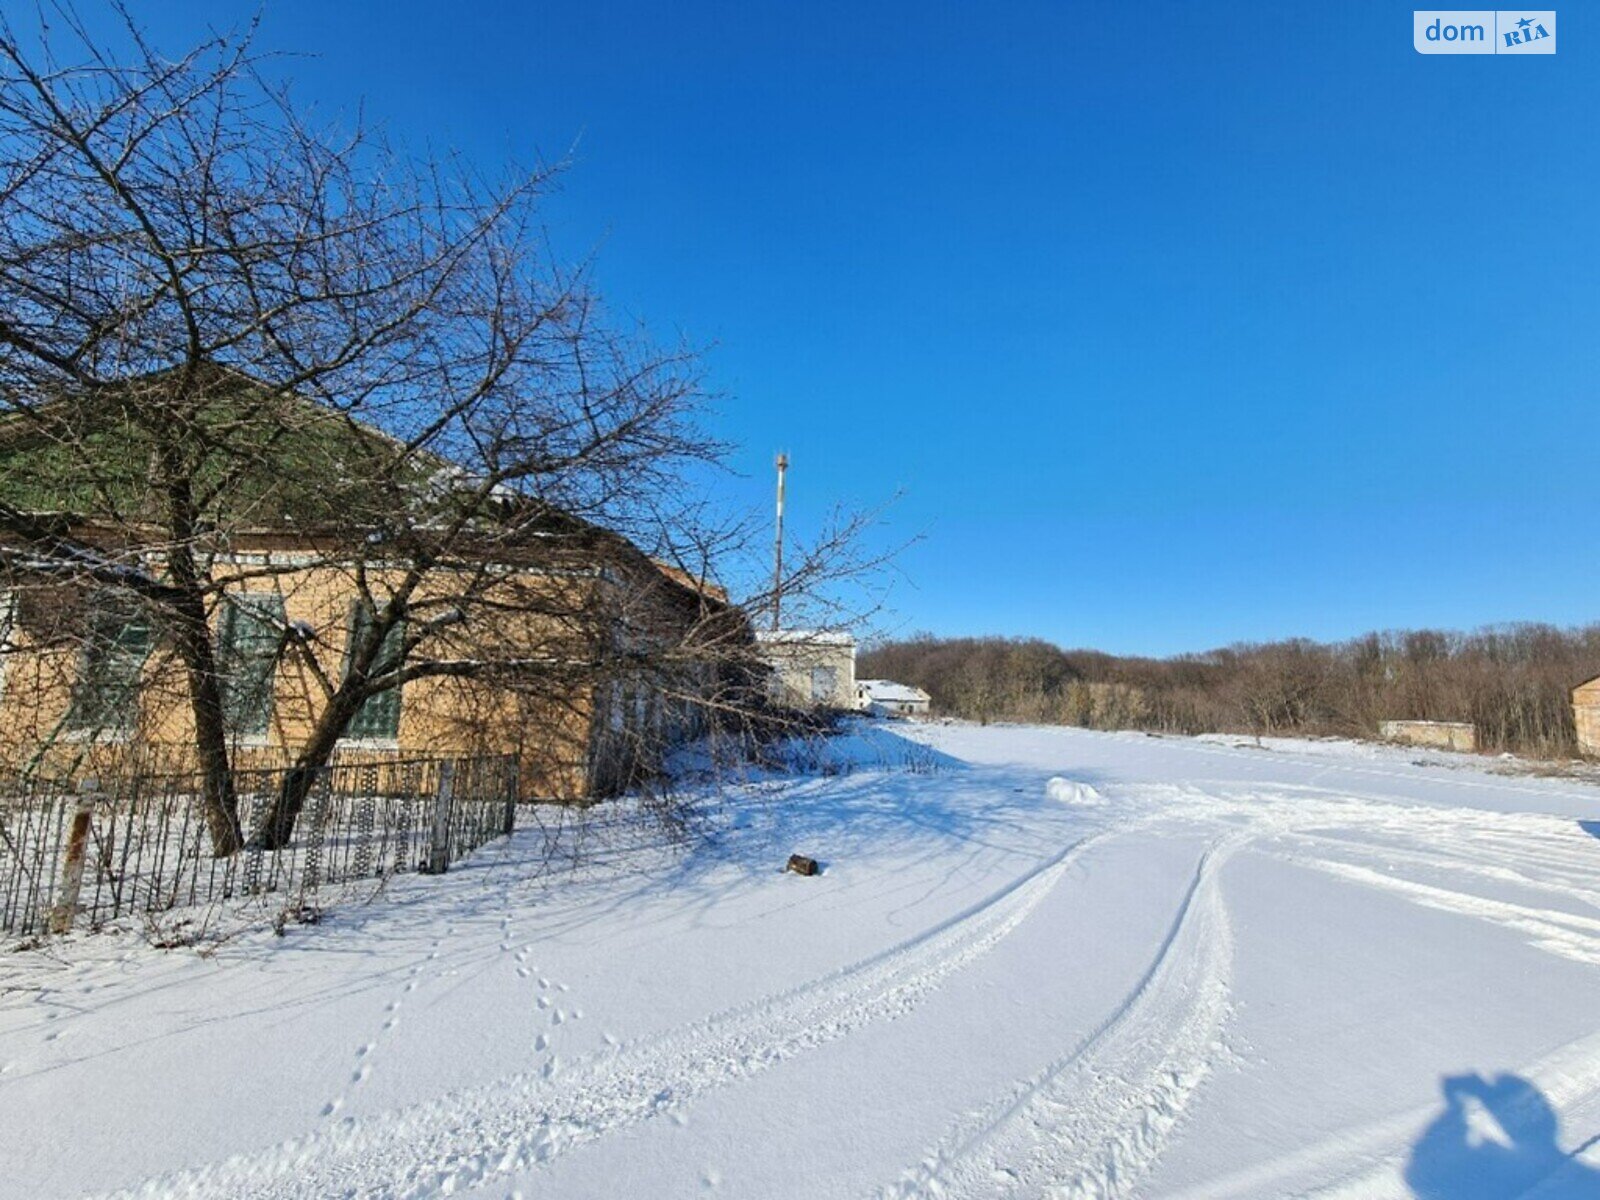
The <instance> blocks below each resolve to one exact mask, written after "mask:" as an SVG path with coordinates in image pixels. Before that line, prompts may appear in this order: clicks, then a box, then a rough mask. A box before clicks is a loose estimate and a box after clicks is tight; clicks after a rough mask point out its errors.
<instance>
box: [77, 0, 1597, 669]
mask: <svg viewBox="0 0 1600 1200" xmlns="http://www.w3.org/2000/svg"><path fill="white" fill-rule="evenodd" d="M83 7H84V8H85V9H86V10H88V9H90V8H91V6H90V5H89V4H88V3H87V2H85V3H84V5H83ZM148 8H149V10H150V11H149V13H148V15H147V17H145V18H144V19H146V20H147V21H148V25H147V28H148V30H149V32H150V33H151V34H152V35H153V36H154V38H155V40H156V41H157V43H158V44H160V45H163V46H166V47H172V48H174V49H176V48H178V47H181V46H184V45H186V44H187V43H188V42H189V41H191V40H193V38H194V37H195V36H197V35H198V33H199V32H200V31H202V30H203V29H204V28H205V27H206V25H207V24H208V23H220V24H224V25H226V24H228V23H229V22H233V21H237V20H240V19H243V18H244V17H247V16H248V15H249V14H250V13H251V12H253V11H254V10H255V6H254V4H240V5H237V6H234V5H231V4H228V3H221V2H217V0H213V2H209V3H205V4H179V3H172V4H161V5H150V6H148ZM263 11H264V20H263V28H262V35H261V40H262V43H263V44H264V45H265V46H267V47H269V48H281V49H287V50H298V51H304V52H307V53H308V54H309V55H311V56H312V57H308V58H304V59H297V60H294V61H290V62H286V63H283V64H281V67H282V70H283V71H284V73H286V74H287V75H289V76H290V77H292V78H293V80H294V81H295V85H296V90H297V92H298V93H299V95H300V96H301V97H302V99H304V100H307V101H312V102H315V103H316V104H317V105H318V106H319V107H322V108H327V109H333V110H352V109H353V108H354V106H355V105H356V104H357V103H359V102H364V103H365V105H366V111H367V112H368V114H369V115H371V116H373V117H376V118H378V119H379V120H381V122H382V123H383V124H384V125H385V126H386V127H387V129H388V130H389V132H390V133H391V135H393V136H394V137H395V138H397V139H398V140H401V141H404V142H406V143H409V144H413V145H416V146H418V147H428V146H431V147H433V148H435V149H444V148H456V149H459V150H461V151H463V152H464V153H466V154H467V155H468V156H470V157H472V158H474V159H476V160H479V161H481V162H483V163H485V164H486V165H489V166H494V165H497V164H500V163H502V162H504V161H505V160H506V159H508V158H511V159H520V160H523V161H527V160H529V159H531V158H532V157H533V156H534V155H536V154H538V155H542V156H544V157H546V158H553V157H559V156H561V155H562V154H563V153H565V152H566V151H567V149H568V148H569V147H572V146H574V145H575V146H576V149H575V153H574V162H573V166H572V169H571V171H570V173H569V174H568V175H567V176H566V179H565V182H564V185H563V187H562V189H561V191H560V193H559V194H558V195H556V196H554V197H553V198H552V200H551V203H550V206H549V210H548V213H549V219H550V222H551V226H552V230H553V232H554V235H555V237H556V239H557V243H558V245H560V246H561V247H562V248H563V250H564V252H566V253H570V254H572V255H573V256H574V257H576V256H579V255H581V254H584V253H586V252H588V251H589V250H592V249H598V252H599V256H600V258H599V266H598V279H599V282H600V284H601V286H602V288H603V290H604V291H605V293H606V295H607V296H608V297H609V298H610V300H611V301H612V303H613V305H614V306H616V307H618V308H620V309H622V310H624V311H626V312H627V313H629V314H632V315H635V316H637V317H640V318H642V319H644V320H645V321H646V322H647V323H648V324H649V325H650V326H651V327H653V328H654V329H655V330H656V331H657V332H658V333H660V334H662V335H664V336H667V337H672V336H675V335H676V333H677V332H678V331H681V332H682V333H684V334H685V335H686V336H687V337H688V338H690V339H691V340H693V341H695V342H697V343H705V344H710V345H711V350H710V352H709V355H708V359H707V367H708V377H709V381H710V383H711V384H712V386H714V387H715V388H716V389H718V390H719V391H720V392H722V393H723V394H724V395H725V396H726V399H725V400H724V401H722V403H721V405H720V408H719V411H718V414H717V416H716V430H717V432H718V433H720V434H721V435H723V436H725V437H728V438H730V439H732V440H733V441H735V442H737V443H739V444H740V445H741V446H742V449H741V451H740V452H739V454H738V456H737V465H738V467H739V468H740V470H741V471H743V472H744V473H745V477H744V478H743V479H734V480H729V481H725V484H724V486H726V487H727V488H729V489H731V490H732V491H734V492H735V493H736V494H739V495H741V496H742V497H744V498H746V499H748V501H749V502H750V503H752V504H756V503H764V502H765V497H766V495H767V492H768V489H769V487H770V478H769V477H770V461H771V455H772V452H773V451H774V450H775V449H777V448H780V447H782V448H786V449H787V450H788V451H789V452H790V454H791V456H792V459H793V469H792V473H791V492H790V495H791V505H792V511H793V512H794V514H795V518H796V520H797V522H798V523H800V524H801V525H802V526H803V525H804V524H805V523H806V522H807V521H808V520H809V519H810V518H811V517H812V516H814V515H815V514H816V513H818V512H820V511H821V510H822V509H823V508H824V507H826V506H828V505H831V504H833V503H835V502H844V503H859V504H871V503H875V502H877V501H880V500H883V499H886V498H888V497H889V496H891V495H893V494H895V493H896V492H903V496H902V499H901V500H900V501H899V503H898V504H897V505H895V506H894V508H893V509H892V511H891V514H890V518H889V519H890V521H891V528H890V529H889V530H888V531H886V533H885V537H895V536H902V535H909V534H912V533H921V534H923V535H924V539H923V541H921V542H920V543H919V544H918V545H917V546H915V547H914V548H912V549H911V550H910V551H909V552H907V553H906V554H905V555H904V556H903V558H902V560H901V567H902V570H903V573H904V576H905V578H904V579H903V580H901V581H899V582H897V583H896V586H895V589H894V592H893V595H892V597H891V604H892V606H893V608H894V610H895V613H896V615H895V617H894V618H893V620H892V621H891V622H890V624H891V625H892V626H896V627H898V628H900V629H901V630H904V631H909V630H914V629H926V630H931V631H934V632H937V633H948V634H956V633H1004V634H1035V635H1039V636H1043V637H1047V638H1050V639H1053V640H1055V641H1059V642H1061V643H1064V644H1067V645H1073V646H1078V645H1085V646H1097V647H1101V648H1104V649H1108V650H1112V651H1119V652H1138V653H1156V654H1165V653H1171V652H1177V651H1181V650H1190V649H1204V648H1208V647H1211V646H1215V645H1219V644H1223V643H1227V642H1231V641H1235V640H1242V639H1266V638H1275V637H1283V636H1292V635H1304V636H1311V637H1318V638H1339V637H1344V636H1347V635H1351V634H1355V633H1358V632H1360V631H1363V630H1366V629H1370V628H1392V627H1400V626H1418V625H1431V626H1446V627H1465V626H1473V625H1477V624H1482V623H1487V622H1498V621H1505V620H1517V619H1539V620H1549V621H1554V622H1557V623H1576V622H1587V621H1592V620H1596V619H1600V538H1597V537H1596V531H1597V530H1600V404H1597V393H1600V137H1597V136H1596V124H1595V122H1596V116H1597V114H1600V38H1597V36H1596V35H1597V31H1600V24H1597V21H1596V20H1595V19H1594V13H1593V8H1592V6H1589V5H1585V6H1582V7H1569V8H1566V9H1562V10H1559V11H1560V29H1559V36H1560V52H1559V53H1558V54H1557V55H1556V56H1554V57H1525V58H1507V57H1495V56H1484V57H1453V56H1435V57H1423V56H1419V55H1418V54H1416V53H1415V51H1414V50H1413V49H1412V44H1411V8H1410V7H1405V8H1402V7H1400V6H1399V5H1396V4H1390V3H1364V2H1361V3H1358V2H1350V0H1341V2H1340V3H1336V4H1334V3H1329V4H1304V3H1287V4H1286V3H1282V2H1281V0H1280V2H1276V3H1238V4H1227V5H1221V4H1199V3H1195V2H1193V0H1174V2H1173V3H1164V4H1142V5H1135V4H1116V5H1104V6H1095V5H1087V4H1078V3H1065V2H1063V0H1054V2H1051V3H1005V4H998V5H978V4H963V5H950V4H938V3H928V2H926V0H920V2H918V3H915V4H909V3H907V4H891V3H872V4H863V3H860V2H859V0H854V2H852V3H837V4H819V3H806V4H795V3H784V4H775V3H756V2H751V0H740V2H738V3H732V2H729V3H714V4H712V3H704V4H700V3H692V2H689V0H677V2H674V3H671V4H661V3H656V4H642V3H641V4H623V3H614V4H608V3H595V4H589V3H571V2H567V3H562V4H544V3H521V4H509V3H507V4H492V3H491V4H476V5H470V4H445V3H441V2H439V0H431V2H428V3H410V2H391V3H384V4H381V5H380V4H360V3H328V2H326V0H319V2H318V3H305V2H303V0H268V3H267V4H266V6H265V8H264V10H263Z"/></svg>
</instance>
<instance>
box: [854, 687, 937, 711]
mask: <svg viewBox="0 0 1600 1200" xmlns="http://www.w3.org/2000/svg"><path fill="white" fill-rule="evenodd" d="M929 700H930V697H929V696H928V693H927V692H925V691H923V690H922V689H921V688H918V687H911V686H910V685H909V684H904V683H896V682H894V680H892V679H862V680H859V681H858V682H857V683H856V703H857V704H858V705H859V706H860V707H861V708H862V709H863V710H865V711H866V712H869V713H871V714H872V715H873V716H875V717H925V716H927V715H928V704H929Z"/></svg>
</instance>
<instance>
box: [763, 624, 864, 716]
mask: <svg viewBox="0 0 1600 1200" xmlns="http://www.w3.org/2000/svg"><path fill="white" fill-rule="evenodd" d="M756 645H757V647H758V649H759V651H760V654H761V657H762V658H763V659H764V660H765V661H766V664H767V666H768V667H769V668H770V669H771V671H772V674H771V675H770V676H769V677H768V681H767V689H768V692H769V694H770V695H771V696H772V698H773V699H774V700H776V701H778V702H779V703H782V704H791V705H795V706H797V707H800V708H855V707H856V640H855V638H853V637H851V636H850V635H849V634H848V633H836V632H831V631H827V630H818V629H768V630H758V631H757V633H756Z"/></svg>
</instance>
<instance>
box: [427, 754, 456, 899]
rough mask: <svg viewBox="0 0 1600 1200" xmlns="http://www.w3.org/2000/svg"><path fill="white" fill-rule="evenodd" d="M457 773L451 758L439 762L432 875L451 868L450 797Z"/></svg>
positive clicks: (430, 854)
mask: <svg viewBox="0 0 1600 1200" xmlns="http://www.w3.org/2000/svg"><path fill="white" fill-rule="evenodd" d="M455 773H456V764H455V763H454V762H453V761H451V760H450V759H448V758H447V759H445V760H444V761H443V762H441V763H440V764H439V787H438V790H437V791H436V792H434V795H433V838H432V840H431V841H430V842H429V845H428V874H430V875H443V874H444V873H445V872H446V871H447V870H449V869H450V799H451V795H452V792H453V790H454V787H455Z"/></svg>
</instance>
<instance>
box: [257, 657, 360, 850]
mask: <svg viewBox="0 0 1600 1200" xmlns="http://www.w3.org/2000/svg"><path fill="white" fill-rule="evenodd" d="M360 704H361V700H360V697H359V695H358V694H356V693H354V692H347V691H346V690H344V689H340V690H339V691H338V692H336V693H334V696H333V699H332V700H330V701H329V702H328V707H327V708H325V709H323V711H322V716H321V717H320V718H319V719H318V721H317V725H316V728H315V729H313V730H312V731H311V736H310V737H309V738H308V739H307V740H306V743H305V745H303V746H302V747H301V748H300V753H299V754H298V755H297V756H296V757H295V760H294V766H292V767H290V768H289V769H288V771H286V772H285V773H284V776H283V783H282V784H281V785H280V786H279V788H278V794H277V796H275V797H274V798H273V801H272V807H271V808H270V809H268V810H267V813H266V815H265V816H263V817H262V819H261V824H260V826H259V827H258V828H257V829H256V831H255V833H254V834H253V835H252V836H251V838H250V847H251V849H254V850H281V849H283V848H284V847H285V846H287V845H288V844H289V839H290V838H291V837H293V836H294V826H295V822H296V821H297V820H299V818H300V810H301V809H302V808H303V807H305V802H306V797H307V796H308V795H310V794H311V785H312V784H313V783H315V782H316V778H317V773H318V772H319V771H321V770H322V769H323V768H324V767H326V766H327V765H328V759H330V758H331V757H333V751H334V748H335V747H336V746H337V745H338V744H339V738H340V736H341V735H342V734H343V733H344V731H345V727H346V726H347V725H349V723H350V718H351V717H352V716H354V715H355V711H356V709H357V708H358V707H359V706H360Z"/></svg>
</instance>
